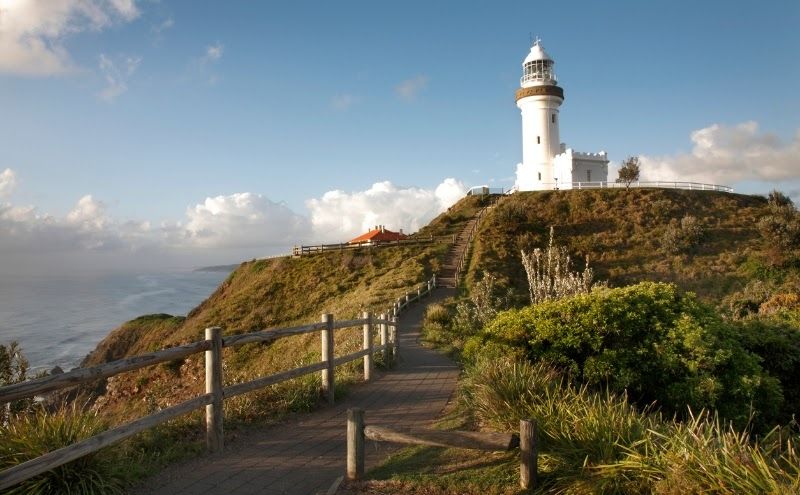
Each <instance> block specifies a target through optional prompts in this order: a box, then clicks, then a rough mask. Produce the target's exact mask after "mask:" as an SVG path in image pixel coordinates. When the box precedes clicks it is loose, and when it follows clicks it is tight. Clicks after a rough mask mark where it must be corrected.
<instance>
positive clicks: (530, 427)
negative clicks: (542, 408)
mask: <svg viewBox="0 0 800 495" xmlns="http://www.w3.org/2000/svg"><path fill="white" fill-rule="evenodd" d="M538 443H539V426H538V425H537V424H536V420H535V419H523V420H520V422H519V486H521V487H522V488H525V489H529V488H536V485H537V484H538V481H539V480H538V473H537V464H538V455H539V445H538Z"/></svg>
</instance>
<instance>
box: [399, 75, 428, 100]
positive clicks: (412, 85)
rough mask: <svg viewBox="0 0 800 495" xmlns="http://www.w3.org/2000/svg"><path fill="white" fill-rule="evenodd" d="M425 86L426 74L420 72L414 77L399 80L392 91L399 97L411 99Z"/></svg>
mask: <svg viewBox="0 0 800 495" xmlns="http://www.w3.org/2000/svg"><path fill="white" fill-rule="evenodd" d="M427 86H428V76H426V75H424V74H420V75H418V76H416V77H412V78H411V79H406V80H405V81H403V82H401V83H400V84H398V85H397V86H395V88H394V91H395V93H397V95H398V96H399V97H400V98H402V99H404V100H406V101H412V100H414V99H415V98H416V97H417V95H418V94H419V93H420V92H421V91H422V90H424V89H425V88H426V87H427Z"/></svg>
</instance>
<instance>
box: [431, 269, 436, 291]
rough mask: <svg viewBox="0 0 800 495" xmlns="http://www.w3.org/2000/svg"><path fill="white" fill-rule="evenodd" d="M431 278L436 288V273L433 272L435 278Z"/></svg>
mask: <svg viewBox="0 0 800 495" xmlns="http://www.w3.org/2000/svg"><path fill="white" fill-rule="evenodd" d="M431 280H432V281H433V287H434V288H435V287H436V274H435V273H434V274H433V278H432V279H431Z"/></svg>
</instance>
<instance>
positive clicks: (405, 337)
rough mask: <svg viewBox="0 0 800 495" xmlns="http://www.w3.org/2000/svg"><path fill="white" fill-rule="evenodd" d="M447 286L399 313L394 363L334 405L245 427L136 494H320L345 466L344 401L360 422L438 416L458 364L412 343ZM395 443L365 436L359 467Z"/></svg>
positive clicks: (448, 292)
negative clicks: (360, 414) (361, 413)
mask: <svg viewBox="0 0 800 495" xmlns="http://www.w3.org/2000/svg"><path fill="white" fill-rule="evenodd" d="M454 293H455V291H454V289H451V288H438V289H436V290H435V291H434V292H433V294H432V295H431V297H430V298H427V299H423V300H422V302H421V303H417V304H415V305H412V306H411V307H409V309H408V310H407V311H406V312H404V313H403V314H402V315H401V317H400V329H399V341H400V363H399V364H398V365H397V366H396V367H395V368H394V369H393V370H391V371H388V372H386V373H382V374H380V376H378V378H376V379H374V380H373V381H371V382H370V383H368V384H363V385H356V386H354V387H353V388H352V389H351V390H350V392H349V394H348V395H347V396H346V397H345V398H344V399H343V400H342V401H341V402H339V403H337V404H336V405H335V406H331V407H325V408H323V409H321V410H318V411H316V412H313V413H311V414H308V415H304V416H302V417H299V418H297V419H295V420H293V421H290V422H288V423H285V424H281V425H278V426H274V427H270V428H265V429H261V430H255V431H248V432H246V434H245V435H243V437H244V438H240V439H239V440H238V441H235V442H233V443H232V444H230V445H226V449H225V451H224V452H222V453H221V454H214V455H206V456H203V457H200V458H198V459H194V460H192V461H190V462H187V463H183V464H180V465H177V466H172V467H169V468H167V469H166V470H164V471H162V472H161V473H159V474H158V475H156V476H154V477H152V478H150V479H148V480H145V482H144V483H143V485H142V486H140V487H138V488H137V489H135V490H134V493H136V494H142V495H144V494H165V495H166V494H169V495H189V494H225V495H233V494H242V495H244V494H256V493H258V494H270V495H271V494H298V495H299V494H302V495H309V494H317V493H319V494H324V493H326V491H327V490H328V488H329V487H330V486H331V485H332V484H333V483H334V482H335V481H336V479H337V478H338V477H339V476H342V475H343V474H344V472H345V453H346V443H345V430H346V418H347V409H348V408H350V407H360V408H362V409H364V410H365V422H366V423H367V424H382V425H387V426H391V425H394V426H411V425H414V426H426V425H428V424H430V423H431V422H432V421H433V420H435V419H436V418H438V417H439V416H440V415H441V413H442V410H443V409H444V408H445V406H446V405H447V403H448V401H449V400H450V398H451V396H452V395H453V391H454V390H455V387H456V382H457V379H458V374H459V370H458V367H457V366H456V365H455V364H454V363H453V362H452V361H450V360H449V359H447V358H446V357H444V356H442V355H441V354H438V353H436V352H434V351H431V350H429V349H425V348H423V347H421V346H420V345H419V330H420V324H421V322H422V316H423V313H424V311H425V306H426V305H427V304H428V303H430V302H433V301H438V300H442V299H444V298H446V297H448V296H452V295H453V294H454ZM393 448H395V447H393V446H391V445H390V444H386V443H377V442H370V441H367V456H366V464H367V469H369V468H370V467H372V466H374V465H376V464H378V463H379V462H381V461H382V460H383V459H385V457H386V456H387V455H388V454H389V453H390V452H391V450H392V449H393Z"/></svg>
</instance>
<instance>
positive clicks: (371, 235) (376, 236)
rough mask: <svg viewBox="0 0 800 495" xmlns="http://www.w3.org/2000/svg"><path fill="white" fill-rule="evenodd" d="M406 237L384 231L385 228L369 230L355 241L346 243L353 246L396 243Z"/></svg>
mask: <svg viewBox="0 0 800 495" xmlns="http://www.w3.org/2000/svg"><path fill="white" fill-rule="evenodd" d="M407 237H408V236H407V235H405V234H403V233H400V232H392V231H391V230H386V229H385V228H380V227H379V228H377V229H373V230H370V231H369V232H367V233H366V234H362V235H360V236H358V237H356V238H355V239H350V240H349V241H347V243H348V244H355V243H357V242H369V241H371V242H386V241H397V240H400V239H406V238H407Z"/></svg>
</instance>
